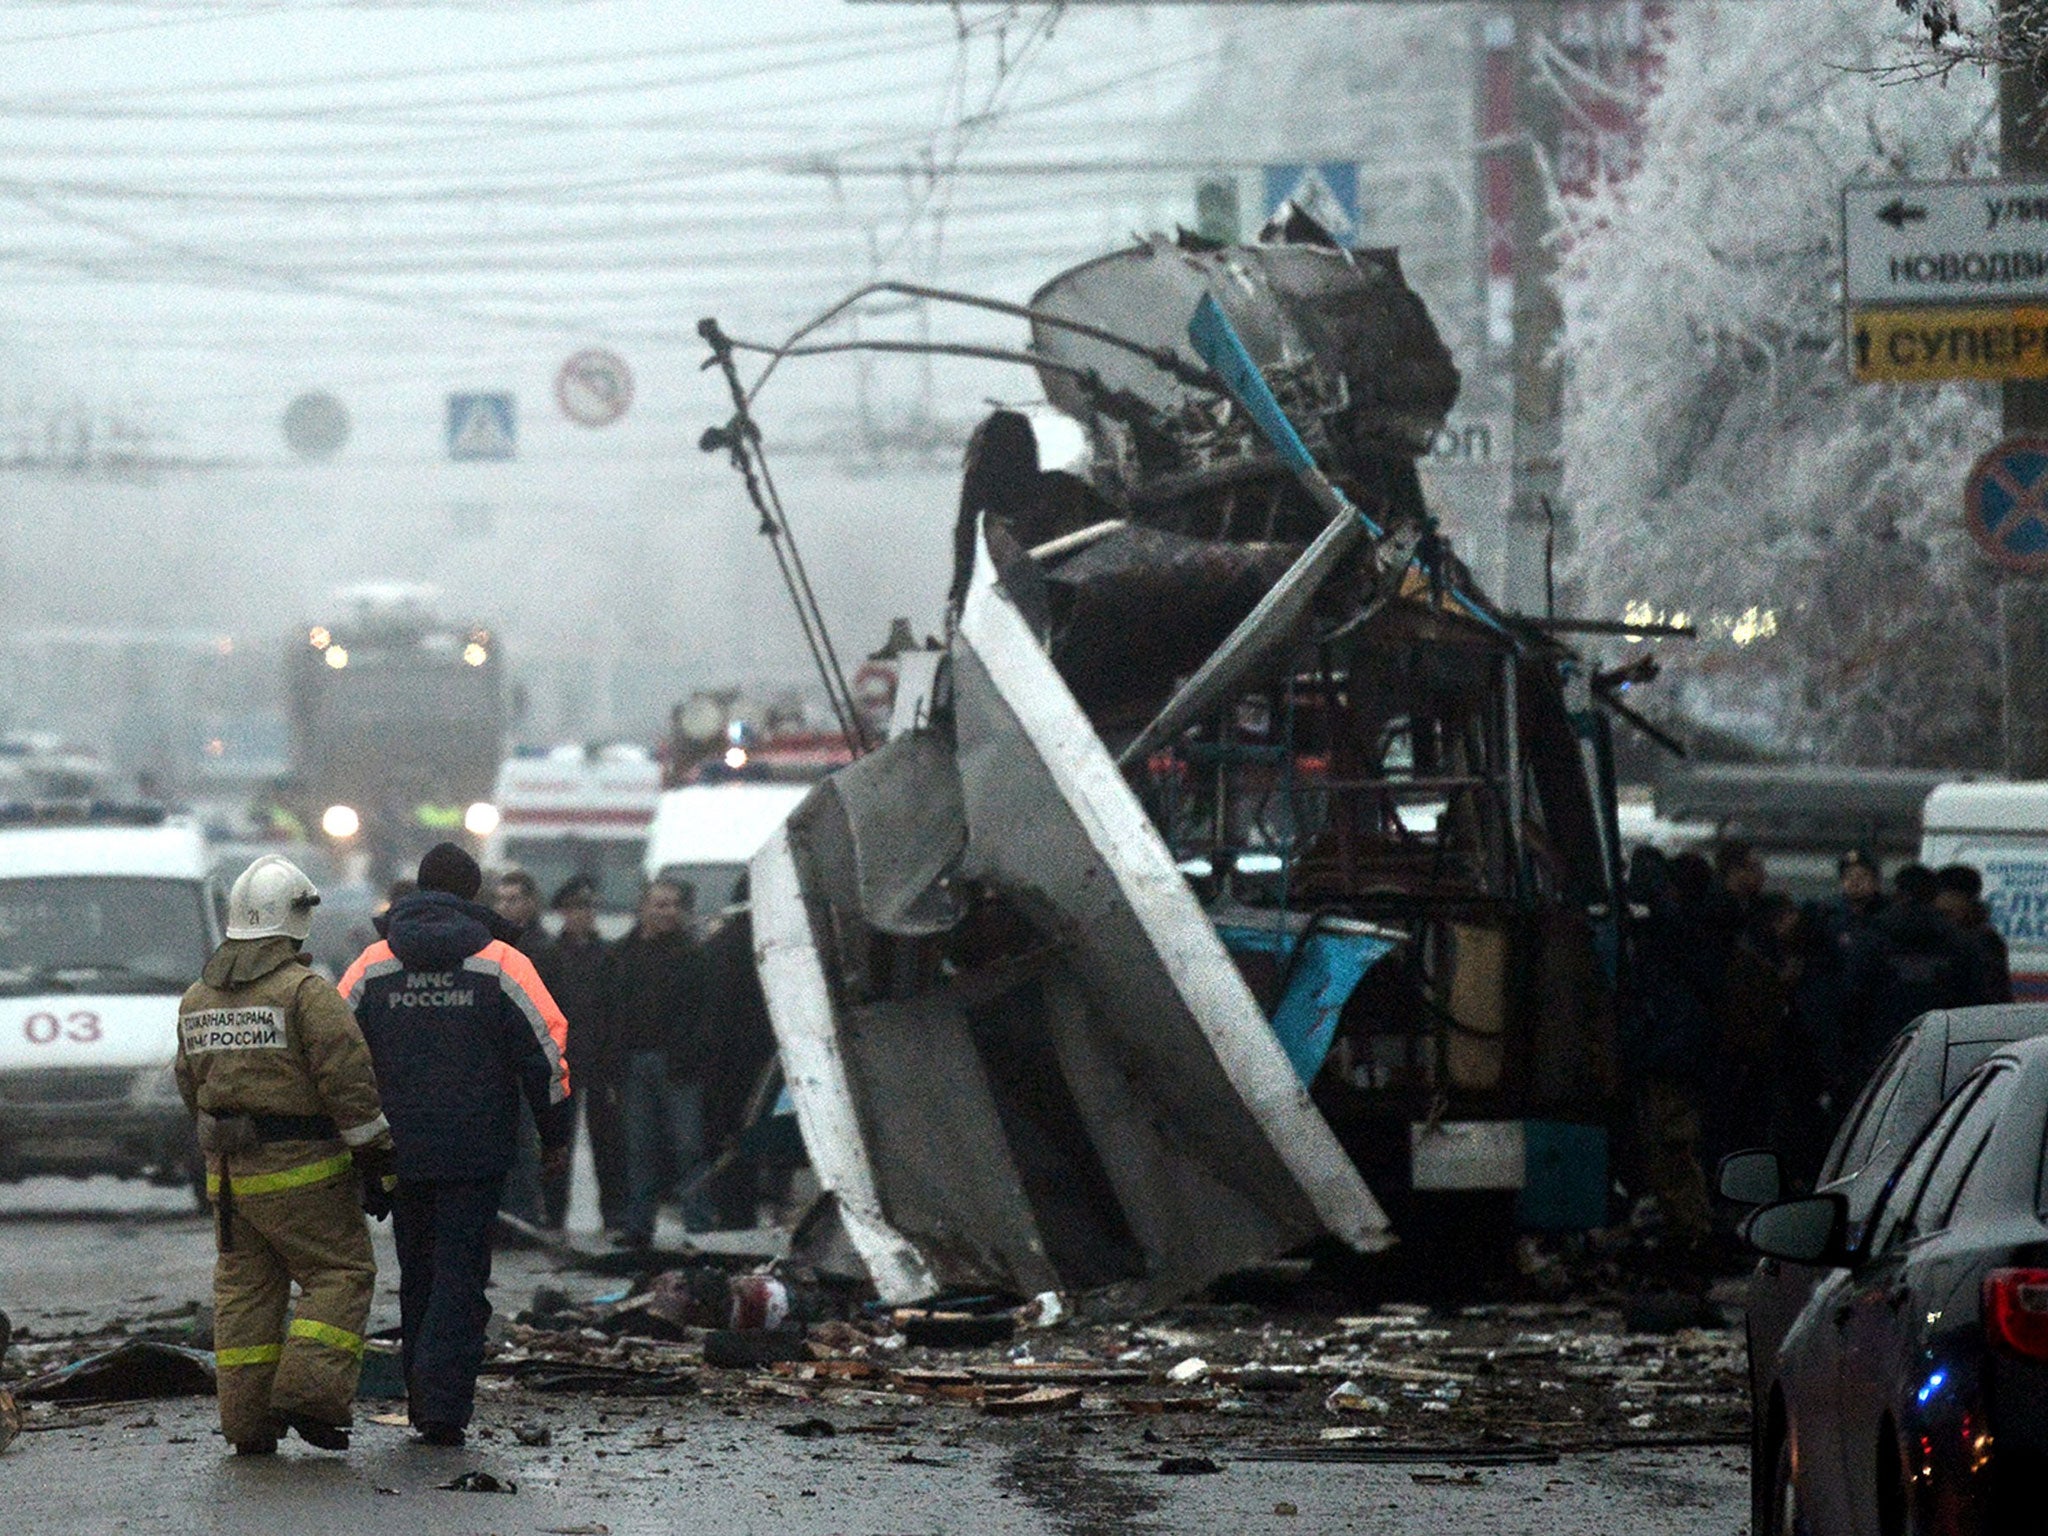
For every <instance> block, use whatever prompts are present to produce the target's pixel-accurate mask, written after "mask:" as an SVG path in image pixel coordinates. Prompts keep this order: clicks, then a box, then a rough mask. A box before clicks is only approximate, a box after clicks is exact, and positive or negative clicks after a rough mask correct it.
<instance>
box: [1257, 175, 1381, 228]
mask: <svg viewBox="0 0 2048 1536" xmlns="http://www.w3.org/2000/svg"><path fill="white" fill-rule="evenodd" d="M1288 203H1292V204H1294V206H1295V207H1297V208H1299V209H1300V210H1301V211H1302V212H1303V213H1305V214H1307V215H1308V216H1309V217H1310V218H1312V219H1314V220H1315V221H1316V222H1317V223H1318V224H1320V225H1322V227H1323V228H1324V229H1325V230H1327V231H1328V232H1329V233H1330V235H1331V236H1332V237H1333V238H1334V239H1335V240H1336V241H1337V243H1338V244H1339V245H1350V244H1351V243H1352V242H1353V241H1354V240H1355V239H1357V238H1358V233H1359V229H1360V227H1361V224H1362V222H1363V219H1362V216H1361V213H1360V210H1359V206H1358V166H1357V165H1356V164H1355V163H1347V162H1345V161H1330V160H1326V161H1324V162H1322V163H1321V164H1317V165H1269V166H1267V167H1266V217H1267V218H1269V219H1270V218H1272V217H1273V216H1274V215H1275V214H1277V213H1278V212H1279V211H1280V210H1281V208H1282V207H1283V206H1285V205H1286V204H1288Z"/></svg>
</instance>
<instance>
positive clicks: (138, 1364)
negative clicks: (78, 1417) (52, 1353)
mask: <svg viewBox="0 0 2048 1536" xmlns="http://www.w3.org/2000/svg"><path fill="white" fill-rule="evenodd" d="M213 1389H214V1382H213V1356H212V1355H210V1354H208V1353H207V1352H206V1351H205V1350H199V1349H186V1348H184V1347H182V1346H181V1345H177V1344H158V1343H154V1342H151V1341H148V1340H142V1339H131V1340H130V1341H129V1342H127V1343H125V1344H120V1345H117V1346H115V1347H114V1348H113V1349H109V1350H104V1351H102V1352H100V1353H98V1354H93V1355H87V1356H86V1357H85V1358H84V1359H83V1360H75V1361H73V1362H72V1363H71V1364H69V1365H63V1366H59V1367H58V1368H57V1369H55V1370H52V1371H45V1372H44V1373H43V1374H42V1375H40V1376H34V1377H31V1378H30V1379H29V1380H27V1381H25V1382H23V1383H22V1384H21V1386H20V1387H19V1388H17V1389H16V1391H15V1396H16V1397H18V1398H19V1399H20V1400H21V1401H22V1402H25V1403H28V1402H46V1403H128V1402H138V1401H141V1400H143V1399H145V1398H152V1397H194V1396H197V1397H211V1396H212V1395H213Z"/></svg>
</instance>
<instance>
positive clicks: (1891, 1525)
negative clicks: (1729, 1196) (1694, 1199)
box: [1743, 1037, 2048, 1536]
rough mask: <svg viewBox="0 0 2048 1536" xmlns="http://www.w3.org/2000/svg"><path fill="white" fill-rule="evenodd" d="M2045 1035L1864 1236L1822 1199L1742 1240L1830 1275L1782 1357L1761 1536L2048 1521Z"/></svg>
mask: <svg viewBox="0 0 2048 1536" xmlns="http://www.w3.org/2000/svg"><path fill="white" fill-rule="evenodd" d="M2044 1143H2048V1039H2043V1038H2039V1037H2036V1038H2032V1039H2028V1040H2023V1041H2018V1042H2015V1043H2014V1044H2011V1045H2009V1046H2005V1047H2002V1048H2000V1049H1998V1050H1997V1051H1995V1052H1994V1053H1993V1054H1992V1055H1991V1056H1990V1058H1989V1059H1988V1060H1986V1061H1985V1062H1984V1063H1983V1064H1982V1065H1980V1066H1978V1067H1977V1068H1976V1069H1975V1070H1974V1071H1973V1072H1971V1073H1970V1075H1969V1076H1968V1077H1967V1078H1966V1079H1965V1080H1964V1082H1963V1083H1962V1085H1961V1086H1960V1087H1959V1088H1958V1089H1957V1090H1956V1093H1955V1095H1954V1096H1953V1097H1952V1098H1951V1099H1950V1100H1949V1101H1948V1103H1947V1104H1946V1105H1944V1106H1943V1108H1942V1110H1941V1112H1940V1113H1939V1114H1938V1115H1937V1116H1936V1117H1935V1119H1934V1121H1933V1123H1932V1124H1931V1125H1929V1126H1928V1127H1927V1129H1926V1130H1925V1131H1924V1132H1922V1134H1921V1135H1920V1137H1919V1138H1918V1139H1917V1140H1916V1141H1915V1142H1914V1144H1913V1146H1912V1149H1911V1150H1910V1151H1909V1152H1908V1154H1907V1156H1906V1158H1905V1160H1904V1162H1903V1163H1902V1164H1901V1166H1900V1167H1899V1169H1898V1171H1897V1173H1896V1174H1895V1175H1894V1176H1893V1177H1892V1178H1890V1179H1889V1180H1887V1181H1886V1187H1885V1190H1884V1193H1883V1194H1882V1196H1881V1197H1880V1198H1879V1199H1878V1201H1877V1202H1876V1204H1875V1205H1874V1207H1873V1208H1872V1209H1871V1212H1870V1215H1869V1216H1868V1218H1867V1219H1866V1221H1865V1222H1864V1223H1863V1225H1862V1228H1861V1230H1860V1231H1859V1230H1858V1229H1857V1227H1856V1225H1855V1224H1854V1223H1853V1221H1852V1219H1851V1216H1850V1198H1849V1196H1848V1194H1847V1193H1846V1192H1844V1191H1841V1190H1829V1191H1825V1192H1822V1193H1818V1194H1814V1195H1809V1196H1804V1197H1802V1198H1799V1199H1794V1200H1787V1201H1780V1202H1777V1203H1775V1204H1771V1205H1766V1206H1763V1207H1761V1208H1760V1209H1758V1210H1757V1211H1755V1212H1753V1213H1751V1215H1750V1216H1749V1217H1748V1219H1747V1220H1746V1221H1745V1223H1744V1227H1743V1230H1744V1235H1745V1236H1746V1237H1747V1239H1748V1240H1749V1242H1750V1244H1751V1245H1752V1246H1753V1247H1755V1248H1756V1250H1757V1251H1758V1252H1759V1253H1761V1254H1763V1255H1765V1256H1766V1257H1768V1258H1774V1259H1776V1260H1778V1261H1779V1262H1780V1263H1781V1264H1798V1265H1802V1266H1819V1267H1822V1268H1823V1269H1824V1270H1825V1271H1826V1273H1825V1275H1824V1276H1823V1278H1822V1279H1821V1280H1820V1282H1819V1283H1818V1284H1817V1285H1816V1286H1815V1287H1814V1288H1813V1292H1812V1294H1811V1295H1810V1296H1809V1297H1808V1298H1807V1302H1806V1305H1805V1306H1804V1307H1803V1308H1802V1309H1801V1310H1800V1313H1799V1316H1798V1317H1797V1318H1796V1319H1795V1320H1794V1322H1793V1324H1792V1327H1791V1328H1790V1329H1789V1330H1788V1332H1787V1333H1786V1335H1785V1338H1784V1342H1783V1343H1782V1344H1781V1345H1780V1346H1779V1350H1778V1355H1777V1358H1776V1360H1775V1362H1774V1365H1775V1374H1776V1378H1777V1383H1778V1391H1779V1394H1780V1401H1781V1402H1782V1407H1783V1418H1782V1423H1781V1425H1780V1428H1779V1433H1778V1434H1777V1436H1776V1438H1775V1441H1774V1442H1772V1443H1769V1444H1768V1445H1767V1447H1766V1449H1767V1451H1768V1454H1769V1463H1768V1468H1769V1470H1768V1476H1769V1494H1768V1499H1767V1511H1768V1518H1767V1519H1766V1520H1765V1521H1764V1522H1763V1523H1762V1524H1761V1525H1760V1526H1759V1527H1758V1530H1759V1531H1760V1532H1761V1533H1764V1536H1790V1533H1793V1532H1799V1533H1803V1536H1906V1533H1909V1532H1932V1531H1941V1532H1957V1533H1963V1532H2005V1531H2022V1530H2026V1531H2033V1530H2038V1529H2040V1528H2041V1510H2042V1507H2043V1499H2044V1496H2048V1202H2044V1195H2048V1191H2044V1189H2043V1186H2042V1174H2043V1167H2044V1158H2043V1148H2044Z"/></svg>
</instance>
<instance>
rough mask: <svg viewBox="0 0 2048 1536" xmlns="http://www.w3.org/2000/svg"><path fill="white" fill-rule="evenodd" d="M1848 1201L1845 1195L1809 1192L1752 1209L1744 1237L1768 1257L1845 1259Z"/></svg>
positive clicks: (1819, 1260)
mask: <svg viewBox="0 0 2048 1536" xmlns="http://www.w3.org/2000/svg"><path fill="white" fill-rule="evenodd" d="M1848 1232H1849V1200H1848V1197H1847V1196H1846V1195H1841V1194H1826V1195H1807V1196H1805V1197H1804V1198H1803V1199H1799V1200H1780V1201H1779V1202H1778V1203H1777V1204H1775V1205H1766V1206H1764V1207H1763V1208H1762V1209H1761V1210H1756V1211H1752V1212H1751V1213H1750V1214H1749V1218H1748V1219H1747V1220H1746V1221H1744V1222H1743V1224H1742V1238H1743V1241H1744V1242H1746V1243H1748V1244H1749V1246H1750V1247H1752V1248H1754V1249H1755V1250H1756V1251H1757V1252H1758V1253H1760V1254H1762V1255H1763V1256H1764V1257H1765V1258H1767V1259H1783V1260H1785V1261H1786V1262H1787V1263H1791V1264H1839V1263H1843V1262H1846V1259H1847V1251H1848Z"/></svg>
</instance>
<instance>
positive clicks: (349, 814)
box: [320, 805, 363, 841]
mask: <svg viewBox="0 0 2048 1536" xmlns="http://www.w3.org/2000/svg"><path fill="white" fill-rule="evenodd" d="M320 830H321V831H322V832H325V833H326V834H327V835H328V836H329V837H331V838H334V839H336V840H337V841H345V840H346V839H348V838H351V837H354V836H355V835H356V834H357V833H358V832H360V831H362V830H363V818H362V817H360V816H358V815H357V814H356V812H355V807H354V806H350V805H330V806H329V807H327V809H326V810H324V811H322V812H321V813H320Z"/></svg>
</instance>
